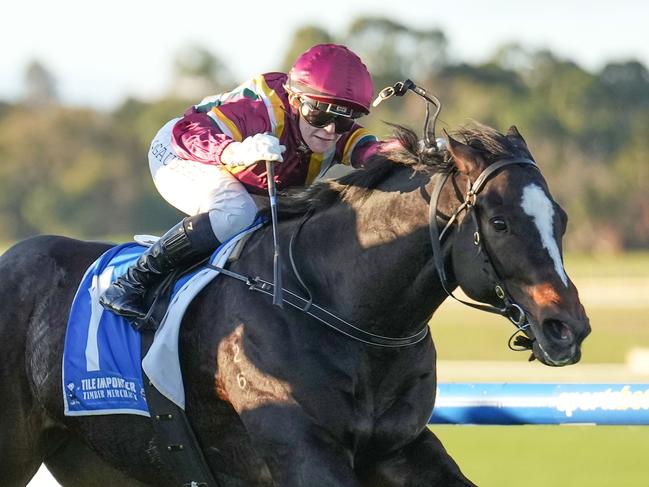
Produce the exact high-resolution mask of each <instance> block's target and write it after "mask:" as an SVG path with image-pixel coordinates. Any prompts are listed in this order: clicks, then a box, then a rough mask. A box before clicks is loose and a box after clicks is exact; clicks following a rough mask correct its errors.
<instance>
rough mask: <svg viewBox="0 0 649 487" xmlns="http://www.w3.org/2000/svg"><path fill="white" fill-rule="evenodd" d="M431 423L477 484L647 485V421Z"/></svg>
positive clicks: (539, 486) (504, 486) (515, 486)
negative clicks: (610, 423) (605, 423)
mask: <svg viewBox="0 0 649 487" xmlns="http://www.w3.org/2000/svg"><path fill="white" fill-rule="evenodd" d="M431 429H432V430H433V431H434V432H435V434H436V435H437V436H438V437H439V438H440V440H441V441H442V443H443V444H444V446H445V447H446V449H447V450H448V452H449V453H450V454H451V456H452V457H453V458H454V459H455V460H456V462H457V463H458V464H459V465H460V468H461V470H462V471H463V472H464V474H465V475H466V476H468V477H469V478H470V479H471V480H472V481H473V482H475V483H476V484H478V485H479V486H480V487H520V486H525V487H547V486H553V487H563V486H566V487H567V486H575V487H581V486H588V487H618V486H620V487H647V486H649V462H648V461H647V452H649V426H572V425H571V426H447V425H436V426H434V427H432V428H431Z"/></svg>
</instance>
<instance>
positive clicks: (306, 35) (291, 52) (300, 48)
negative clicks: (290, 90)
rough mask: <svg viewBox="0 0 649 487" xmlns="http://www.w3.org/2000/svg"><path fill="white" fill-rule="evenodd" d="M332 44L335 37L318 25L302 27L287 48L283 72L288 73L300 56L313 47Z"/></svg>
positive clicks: (294, 34) (295, 33)
mask: <svg viewBox="0 0 649 487" xmlns="http://www.w3.org/2000/svg"><path fill="white" fill-rule="evenodd" d="M331 42H334V39H333V37H332V36H331V35H330V34H329V32H327V31H326V30H324V29H323V28H321V27H318V26H316V25H305V26H304V27H300V28H299V29H297V30H296V31H295V32H294V33H293V36H292V37H291V40H290V41H289V45H288V47H287V48H286V54H285V55H284V60H283V61H282V70H283V71H284V72H288V71H289V69H291V66H292V65H293V63H294V62H295V60H296V59H297V58H298V56H299V55H300V54H302V53H303V52H304V51H306V50H307V49H308V48H310V47H311V46H314V45H316V44H328V43H331Z"/></svg>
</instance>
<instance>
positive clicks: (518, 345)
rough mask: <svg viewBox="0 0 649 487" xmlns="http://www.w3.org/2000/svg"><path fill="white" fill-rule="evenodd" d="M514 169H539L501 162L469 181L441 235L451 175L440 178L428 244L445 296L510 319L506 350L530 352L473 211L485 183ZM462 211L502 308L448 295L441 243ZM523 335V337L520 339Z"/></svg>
mask: <svg viewBox="0 0 649 487" xmlns="http://www.w3.org/2000/svg"><path fill="white" fill-rule="evenodd" d="M513 165H527V166H531V167H533V168H534V169H536V170H539V168H538V166H537V165H536V163H535V162H534V161H533V160H532V159H527V158H523V159H501V160H499V161H497V162H495V163H493V164H491V165H490V166H488V167H487V168H485V169H484V171H482V173H480V175H479V176H478V178H477V179H476V180H475V182H473V183H471V181H470V180H469V187H468V189H467V191H466V194H465V196H464V201H463V202H462V204H461V205H460V206H458V207H457V209H456V210H455V212H454V213H453V214H452V215H451V218H450V219H449V220H448V222H447V223H446V225H445V226H444V228H443V229H442V231H441V232H440V231H439V229H438V227H437V205H438V203H439V197H440V194H441V192H442V188H443V187H444V184H445V183H446V181H447V180H448V176H449V174H450V173H448V172H447V173H443V174H439V177H438V178H437V181H436V183H435V186H434V188H433V192H432V194H431V198H430V207H429V222H428V228H429V230H430V243H431V245H432V247H433V259H434V262H435V268H436V269H437V274H438V275H439V279H440V282H441V284H442V288H443V289H444V291H445V292H446V294H447V295H448V296H450V297H452V298H453V299H455V300H456V301H459V302H460V303H462V304H465V305H467V306H470V307H472V308H476V309H479V310H481V311H487V312H488V313H495V314H499V315H502V316H505V317H507V318H509V320H510V321H511V322H512V323H513V324H514V326H516V331H515V332H514V334H513V335H512V336H511V337H510V339H509V348H511V349H512V350H517V351H521V350H529V349H531V348H532V342H533V340H532V339H530V338H529V337H528V334H527V330H528V328H529V326H530V323H529V321H528V319H527V315H526V314H525V311H524V310H523V308H522V307H521V306H519V305H518V304H516V302H514V300H513V299H512V297H511V295H510V293H509V291H508V290H507V286H506V285H505V283H504V282H503V280H502V279H501V278H500V276H499V275H498V272H497V271H496V268H495V266H494V265H493V261H492V259H491V257H490V256H489V252H488V251H487V248H486V247H485V246H484V245H483V239H482V233H481V231H480V220H479V218H478V210H477V208H476V199H477V196H478V194H480V192H481V191H482V189H483V188H484V187H485V184H486V183H487V181H488V180H489V179H490V178H491V177H492V176H493V175H495V174H496V173H497V172H498V171H500V170H501V169H503V168H506V167H509V166H513ZM463 211H466V215H465V218H466V217H467V216H468V215H471V219H472V221H473V225H474V227H475V231H474V233H473V243H474V244H475V246H476V248H477V251H478V254H479V255H481V256H482V260H483V269H484V270H485V272H486V273H487V274H488V276H489V279H490V281H491V284H492V286H493V290H494V292H495V294H496V296H497V297H498V299H500V300H501V301H502V304H503V306H502V307H500V308H499V307H496V306H492V305H490V304H483V303H472V302H469V301H464V300H462V299H459V298H457V297H456V296H454V295H453V293H452V292H451V291H449V287H450V286H449V285H448V278H447V276H446V270H445V267H444V255H443V253H442V248H441V243H442V240H443V238H444V236H445V235H446V232H447V231H448V230H449V228H450V227H451V225H453V224H454V223H455V222H456V221H457V220H458V217H459V215H460V213H462V212H463ZM519 333H523V335H519Z"/></svg>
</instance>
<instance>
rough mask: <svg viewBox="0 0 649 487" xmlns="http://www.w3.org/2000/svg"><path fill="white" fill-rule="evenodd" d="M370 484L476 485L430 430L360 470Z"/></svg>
mask: <svg viewBox="0 0 649 487" xmlns="http://www.w3.org/2000/svg"><path fill="white" fill-rule="evenodd" d="M358 475H359V478H360V479H361V484H362V485H363V486H367V487H405V486H408V487H434V486H444V487H476V486H475V484H474V483H473V482H471V481H470V480H469V479H467V478H466V477H465V476H464V475H463V474H462V472H461V471H460V468H459V467H458V466H457V464H456V463H455V461H454V460H453V459H452V458H451V457H450V455H449V454H448V453H447V452H446V449H445V448H444V447H443V446H442V443H441V442H440V441H439V439H438V438H437V437H436V436H435V435H434V434H433V433H432V432H431V431H430V430H428V429H426V430H424V431H423V432H422V433H421V435H419V437H417V439H416V440H415V441H413V442H412V443H410V444H409V445H407V446H406V447H404V448H403V449H401V450H399V451H398V452H396V453H395V454H394V455H392V456H389V457H387V458H384V459H382V460H380V461H378V462H376V463H375V464H373V465H370V466H367V467H365V468H363V469H362V470H361V471H359V472H358Z"/></svg>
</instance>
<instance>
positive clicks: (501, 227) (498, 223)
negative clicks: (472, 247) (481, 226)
mask: <svg viewBox="0 0 649 487" xmlns="http://www.w3.org/2000/svg"><path fill="white" fill-rule="evenodd" d="M491 225H492V226H493V227H494V230H496V231H497V232H505V231H506V230H507V223H506V222H505V220H503V219H502V218H492V219H491Z"/></svg>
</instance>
